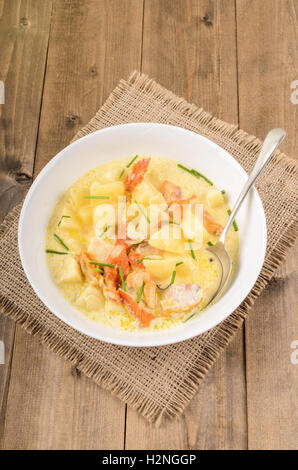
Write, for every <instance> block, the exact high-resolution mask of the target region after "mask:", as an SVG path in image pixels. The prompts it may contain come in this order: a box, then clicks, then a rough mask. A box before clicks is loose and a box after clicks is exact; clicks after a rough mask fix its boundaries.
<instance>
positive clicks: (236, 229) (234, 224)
mask: <svg viewBox="0 0 298 470" xmlns="http://www.w3.org/2000/svg"><path fill="white" fill-rule="evenodd" d="M227 213H228V214H229V215H231V213H232V212H231V210H230V209H228V210H227ZM233 227H234V230H235V232H238V230H239V228H238V225H237V222H236V220H233Z"/></svg>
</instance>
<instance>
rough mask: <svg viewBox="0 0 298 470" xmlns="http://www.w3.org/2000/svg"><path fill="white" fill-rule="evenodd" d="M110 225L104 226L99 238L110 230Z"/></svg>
mask: <svg viewBox="0 0 298 470" xmlns="http://www.w3.org/2000/svg"><path fill="white" fill-rule="evenodd" d="M110 227H111V226H110V225H107V226H106V228H104V229H103V231H102V232H101V234H100V235H99V238H101V237H102V236H103V235H104V234H105V233H106V232H107V231H108V230H109V228H110Z"/></svg>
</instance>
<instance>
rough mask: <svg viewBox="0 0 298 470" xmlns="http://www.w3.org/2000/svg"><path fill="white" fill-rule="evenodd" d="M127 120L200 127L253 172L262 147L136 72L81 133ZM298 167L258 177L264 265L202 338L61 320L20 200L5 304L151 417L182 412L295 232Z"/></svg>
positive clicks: (6, 265) (278, 161)
mask: <svg viewBox="0 0 298 470" xmlns="http://www.w3.org/2000/svg"><path fill="white" fill-rule="evenodd" d="M126 122H160V123H167V124H173V125H176V126H180V127H184V128H187V129H190V130H192V131H194V132H198V133H199V134H202V135H204V136H206V137H208V138H209V139H211V140H213V141H214V142H216V143H217V144H219V145H221V146H222V147H223V148H225V149H226V150H227V151H228V152H230V153H231V154H232V155H233V157H234V158H235V159H236V160H238V162H239V163H240V164H241V165H242V166H243V167H244V168H245V170H247V171H249V170H250V169H251V168H252V166H253V164H254V162H255V160H256V157H257V154H258V152H259V150H260V146H261V142H260V141H259V140H258V139H256V138H255V137H253V136H250V135H248V134H246V133H245V132H243V131H242V130H238V129H237V127H236V126H233V125H230V124H227V123H226V122H223V121H220V120H218V119H216V118H214V117H212V116H211V115H210V114H208V113H206V112H205V111H204V110H203V109H199V108H197V107H196V106H194V105H191V104H189V103H187V102H186V101H185V100H183V99H181V98H178V97H177V96H175V95H174V94H172V93H171V92H170V91H168V90H166V89H165V88H162V87H161V86H160V85H158V84H157V83H156V82H154V81H153V80H150V79H149V78H148V77H146V76H145V75H141V74H139V73H137V72H134V73H133V74H132V76H131V77H130V78H129V79H128V81H124V80H122V81H121V82H120V84H119V85H118V87H117V88H116V89H115V90H114V91H113V92H112V94H111V95H110V97H109V98H108V100H107V101H106V103H105V104H104V105H103V107H102V108H101V109H100V110H99V111H98V113H97V114H96V116H95V117H94V118H93V119H92V120H91V121H90V122H89V124H87V126H85V127H84V128H83V129H82V130H81V131H80V132H79V133H78V134H77V135H76V137H75V138H79V137H81V136H83V135H85V134H88V133H90V132H93V131H95V130H97V129H101V128H103V127H107V126H113V125H115V124H122V123H126ZM297 168H298V167H297V164H296V163H295V161H294V160H292V159H290V158H288V157H287V156H285V155H283V154H281V153H277V154H276V155H275V156H274V157H273V159H272V161H271V163H270V164H269V165H268V167H267V169H266V170H265V172H264V173H263V175H262V176H261V177H260V179H259V180H258V183H257V188H258V191H259V194H260V196H261V198H262V201H263V205H264V208H265V212H266V219H267V226H268V248H267V254H266V259H265V263H264V266H263V269H262V272H261V274H260V276H259V278H258V280H257V282H256V284H255V286H254V288H253V289H252V291H251V292H250V294H249V295H248V297H247V298H246V299H245V301H244V302H243V303H242V305H241V306H240V307H239V308H238V309H237V310H236V311H235V312H234V313H233V314H232V315H230V316H229V317H228V318H227V319H226V320H225V321H224V322H222V323H221V324H220V325H218V326H217V327H216V328H214V329H212V330H211V331H209V332H207V333H205V334H203V335H201V336H200V337H197V338H194V339H192V340H188V341H185V342H183V343H179V344H174V345H170V346H163V347H160V348H157V347H155V348H128V347H120V346H114V345H111V344H106V343H103V342H100V341H97V340H94V339H91V338H88V337H87V336H85V335H82V334H80V333H78V332H77V331H75V330H73V329H72V328H70V327H69V326H67V325H65V324H64V323H62V322H61V321H60V320H58V318H56V317H55V316H54V315H53V314H52V313H50V312H49V311H48V310H47V309H46V307H45V306H44V305H43V304H42V303H41V302H40V301H39V299H38V298H37V297H36V295H35V294H34V292H33V290H32V289H31V287H30V285H29V283H28V281H27V279H26V277H25V274H24V272H23V269H22V266H21V263H20V259H19V255H18V247H17V223H18V217H19V213H20V206H19V207H17V208H15V209H14V210H13V211H12V212H11V213H10V214H9V215H8V216H7V217H6V219H5V220H4V223H3V224H2V226H1V230H0V242H1V256H0V308H1V311H2V312H3V313H4V314H5V315H7V316H8V317H10V318H12V319H13V320H15V321H16V322H18V323H19V324H21V325H22V326H23V327H24V328H25V329H26V330H27V331H28V332H29V333H31V334H33V335H35V336H37V337H38V338H39V340H40V341H42V342H43V343H45V344H46V345H47V346H48V347H49V348H50V349H51V350H52V351H55V352H56V353H57V354H59V355H60V356H63V357H65V358H66V359H68V360H69V361H71V362H72V364H74V365H76V367H77V368H78V369H79V370H81V371H82V372H84V373H85V374H86V375H87V376H88V377H90V378H92V379H93V380H94V381H95V382H96V383H98V384H100V385H101V386H102V387H104V388H106V389H108V390H110V391H111V392H112V393H114V394H115V395H117V396H118V397H119V398H120V399H121V400H123V401H124V402H126V403H127V404H128V405H130V406H132V407H133V408H135V409H137V410H138V411H139V412H140V413H142V415H143V416H145V417H146V418H147V419H148V420H150V421H151V422H157V423H160V422H161V421H162V419H163V418H165V417H170V418H172V417H174V416H177V415H178V414H179V413H181V412H182V411H183V410H184V408H185V406H186V405H187V404H188V403H189V401H190V400H191V398H192V397H193V395H194V393H195V392H196V390H197V388H198V386H199V384H200V383H201V381H202V380H203V378H204V375H205V374H206V372H207V371H208V369H209V368H210V367H211V365H212V364H213V363H214V361H215V360H216V358H217V357H218V355H219V354H220V352H221V351H222V350H223V349H224V347H225V346H226V345H227V344H228V342H229V341H230V340H231V338H232V337H233V335H234V334H235V332H236V331H237V330H238V328H240V326H241V324H242V322H243V319H244V318H245V317H246V315H247V313H248V310H249V308H250V307H251V306H252V304H253V302H254V300H255V299H256V298H257V297H258V296H259V295H260V293H261V292H262V290H263V289H264V287H265V286H266V284H267V283H268V281H269V280H270V279H271V277H272V275H273V273H274V271H275V269H276V268H277V267H278V266H279V264H280V263H281V261H282V260H283V258H284V256H285V254H286V252H287V250H288V249H289V247H290V246H291V245H292V244H293V242H294V240H295V237H296V236H297V231H298V223H297V213H296V207H297V179H296V177H297V173H298V171H297ZM256 243H257V240H256Z"/></svg>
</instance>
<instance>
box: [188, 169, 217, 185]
mask: <svg viewBox="0 0 298 470" xmlns="http://www.w3.org/2000/svg"><path fill="white" fill-rule="evenodd" d="M192 174H193V175H194V176H196V177H197V178H203V180H205V181H206V182H207V183H208V184H210V186H213V183H212V181H210V180H209V179H208V178H207V177H206V176H205V175H203V174H202V173H199V172H198V171H197V170H192Z"/></svg>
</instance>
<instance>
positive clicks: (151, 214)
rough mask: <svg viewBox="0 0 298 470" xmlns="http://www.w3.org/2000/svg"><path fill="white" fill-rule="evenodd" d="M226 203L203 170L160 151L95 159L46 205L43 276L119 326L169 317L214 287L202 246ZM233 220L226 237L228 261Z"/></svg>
mask: <svg viewBox="0 0 298 470" xmlns="http://www.w3.org/2000/svg"><path fill="white" fill-rule="evenodd" d="M182 166H183V165H182ZM119 197H120V198H121V199H119ZM125 200H126V205H125V206H124V205H123V204H124V201H125ZM119 204H121V205H120V206H119ZM184 206H186V209H187V210H186V211H185V212H184ZM196 207H198V208H199V209H198V212H196V211H195V208H196ZM108 208H109V210H108ZM110 208H112V209H111V210H112V211H113V214H114V215H113V216H111V213H110ZM175 208H176V209H177V210H178V211H179V210H180V209H181V217H180V219H179V218H178V219H177V218H176V212H175V210H176V209H175ZM228 211H229V204H228V199H227V196H226V193H225V191H221V190H219V189H217V188H216V187H215V186H214V185H213V184H212V183H211V181H210V180H209V179H208V175H201V177H199V175H198V174H191V173H189V172H188V171H187V168H185V167H184V168H181V167H179V166H178V165H177V162H175V161H172V160H169V159H167V158H161V157H146V156H136V157H127V158H121V159H117V160H113V161H111V162H108V163H105V164H102V165H100V166H98V167H97V168H95V169H93V170H91V171H89V172H88V173H86V174H85V175H83V176H82V177H81V178H79V179H78V180H77V181H76V182H75V183H74V184H73V185H72V186H71V187H69V188H68V189H67V191H66V192H65V193H64V194H63V195H62V197H61V199H60V200H59V201H58V202H57V204H56V206H55V208H54V210H53V212H52V215H51V217H50V220H49V224H48V227H47V232H46V241H45V248H46V257H47V262H48V266H49V269H50V272H51V275H52V278H53V280H54V282H55V283H56V285H57V286H58V288H59V289H60V291H61V292H62V294H63V295H64V296H65V298H66V299H67V300H68V301H69V302H70V303H71V304H72V305H74V306H75V307H76V308H77V309H79V310H80V311H81V312H82V313H83V314H84V315H86V316H87V317H88V318H90V319H91V320H93V321H95V322H102V323H105V324H107V325H110V326H112V327H115V328H122V329H124V330H128V331H132V330H135V329H138V328H142V329H147V330H159V329H165V328H168V327H173V326H176V325H178V324H179V323H181V322H184V321H187V320H188V318H189V317H190V315H191V314H192V312H194V311H196V312H199V311H200V310H202V309H203V308H204V306H205V305H207V303H208V301H209V299H210V298H211V297H212V295H213V293H214V292H215V291H216V289H217V287H218V284H219V281H220V276H221V267H220V263H219V262H218V260H217V258H216V257H215V256H214V255H212V254H211V253H210V251H208V249H207V247H208V244H211V243H212V244H215V243H216V242H217V240H218V238H219V236H220V233H221V230H222V227H223V226H224V225H225V223H226V221H227V219H228ZM157 215H158V217H157ZM114 222H115V224H114ZM237 229H238V227H237V226H235V225H234V226H232V227H231V229H230V230H229V233H228V236H227V241H226V248H227V250H228V252H229V254H230V256H231V258H232V261H233V269H234V270H235V266H236V261H237V254H238V233H237ZM146 232H147V233H146ZM179 237H180V238H179ZM51 251H53V252H55V253H52V252H51ZM62 253H63V254H62ZM107 264H108V266H106V265H107ZM190 321H191V320H190Z"/></svg>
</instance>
